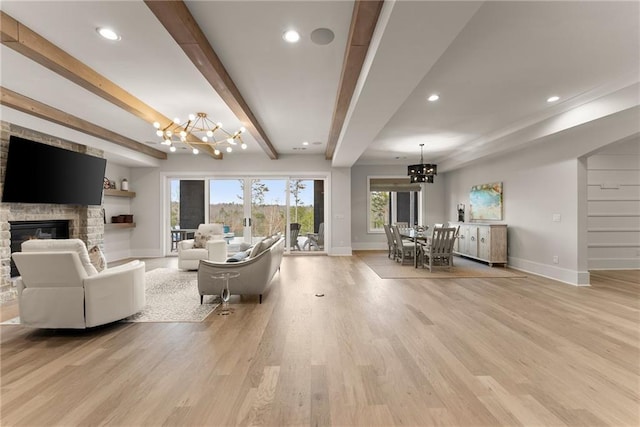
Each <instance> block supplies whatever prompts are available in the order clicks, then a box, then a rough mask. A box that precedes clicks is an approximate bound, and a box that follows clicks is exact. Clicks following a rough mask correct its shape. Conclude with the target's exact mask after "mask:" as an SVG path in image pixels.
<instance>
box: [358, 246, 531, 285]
mask: <svg viewBox="0 0 640 427" xmlns="http://www.w3.org/2000/svg"><path fill="white" fill-rule="evenodd" d="M354 254H355V255H357V256H358V257H360V258H361V259H362V260H363V261H364V262H365V263H366V264H367V265H368V266H369V267H370V268H371V269H372V270H373V271H375V273H376V274H377V275H378V276H379V277H380V278H381V279H462V278H503V277H506V278H518V277H520V278H522V277H527V276H526V274H524V273H522V272H521V271H517V270H512V269H509V268H505V267H502V266H494V267H489V266H488V265H487V264H484V263H482V262H477V261H473V260H470V259H467V258H463V257H459V256H454V257H453V267H452V268H451V271H447V269H446V268H435V269H434V270H433V272H430V271H429V270H428V269H426V268H414V266H413V263H412V264H411V265H400V264H399V263H398V262H396V261H393V260H391V259H389V258H388V256H387V251H354Z"/></svg>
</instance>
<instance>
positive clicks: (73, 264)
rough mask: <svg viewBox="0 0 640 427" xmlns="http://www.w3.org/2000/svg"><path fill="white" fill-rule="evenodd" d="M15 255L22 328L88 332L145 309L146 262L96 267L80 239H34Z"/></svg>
mask: <svg viewBox="0 0 640 427" xmlns="http://www.w3.org/2000/svg"><path fill="white" fill-rule="evenodd" d="M21 249H22V251H21V252H14V253H13V254H12V258H13V260H14V262H15V263H16V267H17V268H18V272H19V273H20V278H19V279H18V280H17V283H16V286H17V290H18V304H19V310H20V323H21V324H22V325H25V326H29V327H34V328H71V329H83V328H89V327H93V326H98V325H103V324H105V323H110V322H115V321H117V320H120V319H124V318H125V317H128V316H131V315H132V314H135V313H137V312H139V311H140V310H142V309H143V308H144V306H145V303H146V302H145V277H144V272H145V265H144V262H141V261H138V260H136V261H130V262H128V263H126V264H123V265H120V266H117V267H112V268H105V269H104V270H102V271H101V272H98V271H97V270H96V269H95V267H94V266H93V265H92V264H91V261H90V259H89V254H88V251H87V247H86V245H85V244H84V242H83V241H82V240H80V239H34V240H28V241H26V242H24V243H23V244H22V247H21Z"/></svg>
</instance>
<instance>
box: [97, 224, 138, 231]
mask: <svg viewBox="0 0 640 427" xmlns="http://www.w3.org/2000/svg"><path fill="white" fill-rule="evenodd" d="M121 228H136V223H135V222H112V223H109V224H105V225H104V229H105V230H117V229H121Z"/></svg>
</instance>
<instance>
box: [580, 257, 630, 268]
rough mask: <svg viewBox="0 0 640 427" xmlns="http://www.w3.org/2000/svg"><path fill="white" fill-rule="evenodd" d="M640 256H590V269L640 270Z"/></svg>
mask: <svg viewBox="0 0 640 427" xmlns="http://www.w3.org/2000/svg"><path fill="white" fill-rule="evenodd" d="M639 269H640V258H622V259H612V258H589V270H639Z"/></svg>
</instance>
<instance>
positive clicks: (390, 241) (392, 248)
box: [384, 224, 396, 260]
mask: <svg viewBox="0 0 640 427" xmlns="http://www.w3.org/2000/svg"><path fill="white" fill-rule="evenodd" d="M384 232H385V234H386V235H387V245H388V246H389V255H388V257H389V258H392V259H394V260H395V259H396V239H395V238H394V237H393V232H392V231H391V226H390V225H389V224H384Z"/></svg>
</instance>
